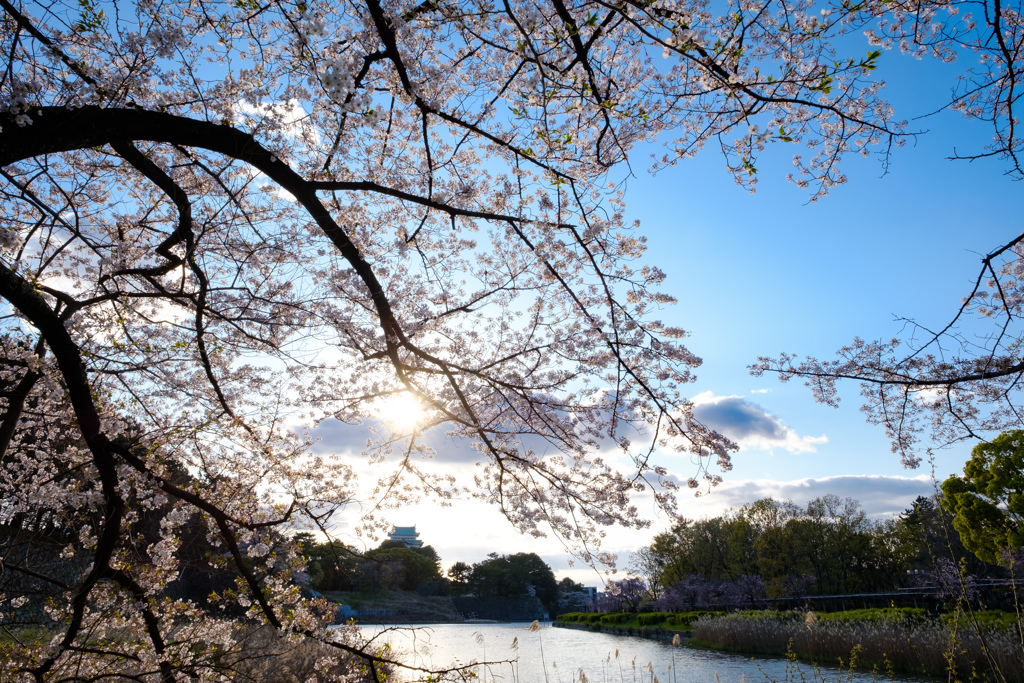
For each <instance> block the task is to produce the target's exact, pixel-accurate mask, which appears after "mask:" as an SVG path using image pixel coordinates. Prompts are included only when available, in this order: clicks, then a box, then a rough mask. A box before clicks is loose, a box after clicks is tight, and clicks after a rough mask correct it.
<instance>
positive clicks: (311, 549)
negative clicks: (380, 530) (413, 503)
mask: <svg viewBox="0 0 1024 683" xmlns="http://www.w3.org/2000/svg"><path fill="white" fill-rule="evenodd" d="M298 540H299V541H300V542H301V543H302V552H303V555H304V556H305V558H306V571H307V573H308V575H309V576H308V586H309V587H310V588H312V589H313V590H317V591H371V592H372V591H380V590H409V591H412V590H422V589H425V588H427V587H428V586H431V584H433V588H434V592H437V593H443V592H445V591H444V588H443V586H442V585H441V584H442V583H443V577H442V575H441V558H440V556H438V554H437V551H436V550H434V548H433V547H431V546H429V545H425V546H422V547H420V548H407V547H406V546H405V544H404V543H402V542H401V541H384V542H383V543H381V544H380V545H379V546H378V547H376V548H373V549H372V550H368V551H366V552H364V553H361V552H357V551H356V550H355V549H353V548H351V547H349V546H347V545H345V544H343V543H338V542H332V543H317V542H316V539H315V537H314V536H313V535H312V534H309V533H301V534H298Z"/></svg>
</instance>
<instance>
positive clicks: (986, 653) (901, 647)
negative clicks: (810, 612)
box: [693, 614, 1024, 682]
mask: <svg viewBox="0 0 1024 683" xmlns="http://www.w3.org/2000/svg"><path fill="white" fill-rule="evenodd" d="M693 640H694V641H695V642H697V643H700V644H704V645H709V646H711V647H715V648H719V649H723V650H730V651H734V652H746V653H751V654H771V655H778V654H784V653H786V652H793V653H795V654H796V655H798V656H800V657H803V658H807V659H811V660H813V661H817V662H821V663H830V664H831V663H836V662H848V661H849V659H850V657H851V653H852V652H853V650H854V648H857V658H858V660H859V662H860V664H861V666H864V667H867V668H871V667H874V668H876V669H877V670H879V671H882V672H885V671H907V672H915V673H923V674H927V675H933V676H935V675H942V676H945V675H946V673H947V672H952V673H954V674H956V673H958V672H959V674H960V675H962V676H965V677H971V676H972V673H973V674H974V675H982V674H985V675H987V676H988V677H989V678H992V679H995V680H1005V681H1007V682H1009V681H1024V646H1022V645H1021V640H1020V636H1019V634H1018V633H1016V632H1015V631H1013V630H1000V631H996V630H992V631H982V632H980V633H979V632H976V631H969V630H966V629H964V628H962V627H961V628H960V629H959V630H956V629H954V628H952V627H950V626H948V625H945V624H941V623H936V622H932V621H924V622H915V621H908V620H881V621H873V622H864V621H860V622H858V621H851V622H841V621H825V620H817V619H814V618H807V617H803V618H800V617H794V616H790V617H788V618H779V617H771V616H763V617H761V616H751V615H738V614H737V615H728V616H716V617H703V618H701V619H699V620H698V621H697V622H695V623H694V626H693ZM1000 674H1001V675H1000Z"/></svg>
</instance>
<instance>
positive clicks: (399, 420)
mask: <svg viewBox="0 0 1024 683" xmlns="http://www.w3.org/2000/svg"><path fill="white" fill-rule="evenodd" d="M424 414H425V413H424V411H423V404H422V403H420V400H419V399H418V398H416V397H415V396H414V395H412V394H410V393H408V392H406V391H403V392H402V393H400V394H395V395H394V396H389V397H387V398H385V399H384V400H383V401H381V406H380V417H381V419H382V420H383V421H384V422H387V423H388V424H390V425H391V426H392V427H395V428H397V429H400V430H403V431H404V430H411V429H414V428H415V427H416V426H417V425H418V424H420V422H422V420H423V417H424Z"/></svg>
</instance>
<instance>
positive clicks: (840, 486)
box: [680, 474, 935, 518]
mask: <svg viewBox="0 0 1024 683" xmlns="http://www.w3.org/2000/svg"><path fill="white" fill-rule="evenodd" d="M829 493H831V494H835V495H837V496H839V497H841V498H846V497H850V498H853V499H854V500H857V501H860V504H861V506H862V507H863V508H864V511H865V512H866V513H867V514H868V515H869V516H871V517H888V516H892V515H895V514H899V513H900V512H903V511H904V510H906V509H907V508H909V507H910V505H911V503H912V502H913V501H914V499H916V498H917V497H918V496H925V497H929V496H931V495H933V494H934V493H935V486H934V482H933V481H932V478H931V477H930V476H928V475H919V476H916V477H899V476H881V475H871V474H841V475H837V476H832V477H821V478H818V479H813V478H805V479H792V480H789V481H780V480H774V479H745V480H739V481H726V482H724V483H722V484H720V485H718V486H717V487H716V488H714V489H712V490H711V492H710V493H708V494H706V495H704V496H701V497H700V498H697V499H695V500H681V501H680V502H681V508H682V513H683V515H685V516H686V517H690V518H698V517H714V516H716V515H720V514H722V513H723V512H725V511H726V510H728V509H729V508H735V507H741V506H743V505H746V504H748V503H753V502H754V501H756V500H759V499H761V498H766V497H768V496H771V497H772V498H775V499H776V500H792V501H793V502H794V503H796V504H798V505H801V506H803V505H806V504H807V502H808V501H810V500H813V499H815V498H819V497H821V496H824V495H826V494H829Z"/></svg>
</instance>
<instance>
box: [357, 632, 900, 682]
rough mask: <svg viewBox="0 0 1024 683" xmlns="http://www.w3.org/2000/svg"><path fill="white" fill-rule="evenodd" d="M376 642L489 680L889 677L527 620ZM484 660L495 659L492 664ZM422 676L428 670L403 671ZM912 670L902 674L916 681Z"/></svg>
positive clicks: (385, 635) (409, 657)
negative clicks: (533, 625) (538, 624)
mask: <svg viewBox="0 0 1024 683" xmlns="http://www.w3.org/2000/svg"><path fill="white" fill-rule="evenodd" d="M363 633H364V635H366V636H367V637H372V638H373V639H374V645H376V646H380V645H382V644H383V643H384V642H387V643H389V645H390V647H391V648H392V651H393V652H394V653H396V654H397V655H399V656H401V657H403V658H404V661H410V662H412V663H413V664H414V665H415V666H417V667H421V669H424V670H434V671H436V670H439V669H444V668H448V667H451V666H464V667H468V668H469V671H471V672H472V673H474V674H475V676H476V677H475V680H478V681H482V682H483V683H491V682H492V681H493V683H581V682H582V681H588V682H589V683H654V681H658V682H659V683H768V682H769V681H777V682H779V683H782V682H785V681H788V682H789V683H812V682H813V681H819V682H822V681H824V682H825V683H868V682H869V681H873V680H883V679H884V680H889V679H888V677H886V676H872V675H871V674H866V673H856V674H850V673H848V672H840V671H838V670H836V669H834V668H829V667H821V668H817V669H816V668H815V667H811V666H810V665H807V664H788V663H787V662H786V661H785V660H783V659H764V658H759V659H756V660H752V659H751V658H749V657H743V656H739V655H733V654H727V653H721V652H712V651H707V650H699V649H696V648H693V649H691V648H687V647H685V646H684V647H673V646H672V645H671V644H670V643H668V642H661V641H655V640H646V639H643V638H637V637H632V636H613V635H609V634H606V633H597V632H592V631H577V630H570V629H563V628H552V627H551V626H550V625H546V626H543V627H542V628H541V629H540V630H539V631H536V632H531V631H530V625H529V624H528V623H523V624H438V625H433V626H419V627H415V628H413V627H405V628H398V629H395V628H387V627H383V626H366V627H363ZM480 662H491V664H489V665H483V664H479V663H480ZM401 678H402V680H406V681H415V680H423V679H425V678H426V676H425V674H423V673H420V674H417V673H416V672H411V673H404V674H402V675H401ZM914 680H916V679H914V678H913V677H909V676H906V677H900V678H896V679H895V681H896V682H897V683H909V682H910V681H914Z"/></svg>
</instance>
